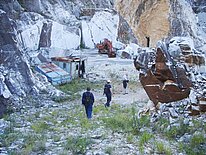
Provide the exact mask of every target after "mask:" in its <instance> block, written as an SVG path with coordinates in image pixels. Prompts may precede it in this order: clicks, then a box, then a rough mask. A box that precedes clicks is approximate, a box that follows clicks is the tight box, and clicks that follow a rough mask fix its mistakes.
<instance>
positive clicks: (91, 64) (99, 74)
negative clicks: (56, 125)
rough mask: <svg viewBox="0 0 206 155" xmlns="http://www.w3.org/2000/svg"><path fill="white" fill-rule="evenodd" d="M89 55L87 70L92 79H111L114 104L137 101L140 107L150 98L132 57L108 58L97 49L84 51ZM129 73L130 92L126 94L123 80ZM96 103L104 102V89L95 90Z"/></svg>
mask: <svg viewBox="0 0 206 155" xmlns="http://www.w3.org/2000/svg"><path fill="white" fill-rule="evenodd" d="M83 54H84V56H87V64H86V72H87V77H88V78H89V79H90V80H96V81H100V80H103V81H106V80H107V79H110V80H111V84H112V90H113V98H112V102H111V103H112V104H125V105H126V104H132V103H134V102H137V103H138V105H139V106H140V107H142V106H143V105H145V104H146V103H147V102H148V100H149V98H148V96H147V94H146V92H145V90H144V89H143V87H142V85H141V83H140V81H139V72H138V71H137V70H136V69H135V67H134V64H133V60H132V59H123V58H121V57H119V56H117V57H116V58H108V56H107V55H106V54H99V53H98V51H97V50H96V49H94V50H88V51H84V52H83ZM126 73H127V74H128V76H129V83H128V87H127V88H128V94H124V90H123V85H122V80H123V76H124V74H126ZM94 95H95V98H96V104H104V103H105V102H106V96H103V86H102V91H101V90H98V91H96V92H94Z"/></svg>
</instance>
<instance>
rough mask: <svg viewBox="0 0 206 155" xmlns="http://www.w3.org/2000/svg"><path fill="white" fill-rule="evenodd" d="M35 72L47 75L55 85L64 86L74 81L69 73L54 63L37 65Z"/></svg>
mask: <svg viewBox="0 0 206 155" xmlns="http://www.w3.org/2000/svg"><path fill="white" fill-rule="evenodd" d="M35 70H36V71H38V72H39V73H41V74H43V75H45V76H46V77H47V79H48V81H49V82H51V83H52V84H53V85H59V84H64V83H67V82H70V81H71V80H72V79H71V76H70V75H69V73H67V72H66V71H64V70H63V69H61V68H60V67H58V66H57V65H55V64H54V63H50V62H46V63H42V64H39V65H36V66H35Z"/></svg>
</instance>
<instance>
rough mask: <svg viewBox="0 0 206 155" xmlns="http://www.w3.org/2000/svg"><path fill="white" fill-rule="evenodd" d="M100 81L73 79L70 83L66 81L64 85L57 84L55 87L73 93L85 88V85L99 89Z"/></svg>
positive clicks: (100, 86)
mask: <svg viewBox="0 0 206 155" xmlns="http://www.w3.org/2000/svg"><path fill="white" fill-rule="evenodd" d="M102 85H103V84H102V83H99V82H90V81H86V80H84V79H74V80H72V81H71V82H70V83H67V84H65V85H60V86H57V89H59V90H61V91H63V92H65V93H66V94H69V95H74V94H75V93H77V92H79V91H81V90H85V91H86V88H87V87H90V88H91V89H98V88H99V89H100V88H102Z"/></svg>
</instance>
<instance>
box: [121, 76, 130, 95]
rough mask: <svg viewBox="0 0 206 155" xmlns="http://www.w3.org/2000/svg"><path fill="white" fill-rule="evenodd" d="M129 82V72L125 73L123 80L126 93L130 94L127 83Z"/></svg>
mask: <svg viewBox="0 0 206 155" xmlns="http://www.w3.org/2000/svg"><path fill="white" fill-rule="evenodd" d="M128 82H129V79H128V74H125V75H124V77H123V81H122V84H123V88H124V94H128V92H127V84H128Z"/></svg>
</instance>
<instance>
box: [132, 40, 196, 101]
mask: <svg viewBox="0 0 206 155" xmlns="http://www.w3.org/2000/svg"><path fill="white" fill-rule="evenodd" d="M144 54H146V53H144ZM144 54H143V55H144ZM142 57H144V56H140V57H139V58H142ZM150 58H151V57H150V55H148V54H147V55H146V56H145V57H144V60H145V61H144V62H143V61H139V60H140V59H138V58H137V59H135V61H134V65H135V67H136V69H137V70H140V71H141V73H140V76H139V78H140V82H141V83H142V85H143V87H144V89H145V91H146V93H147V94H148V96H149V98H150V100H151V101H153V102H154V104H155V105H157V103H158V102H161V103H168V102H172V101H178V100H181V99H184V98H186V97H188V96H189V93H190V87H191V86H192V83H191V81H190V80H188V78H187V76H186V74H185V70H184V69H183V68H180V67H178V66H176V65H175V63H174V62H173V59H172V58H171V57H170V55H169V53H168V51H167V49H166V47H165V45H164V44H163V43H162V44H161V45H160V46H159V47H158V48H157V50H156V58H155V63H154V64H153V65H150V64H149V59H150Z"/></svg>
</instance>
